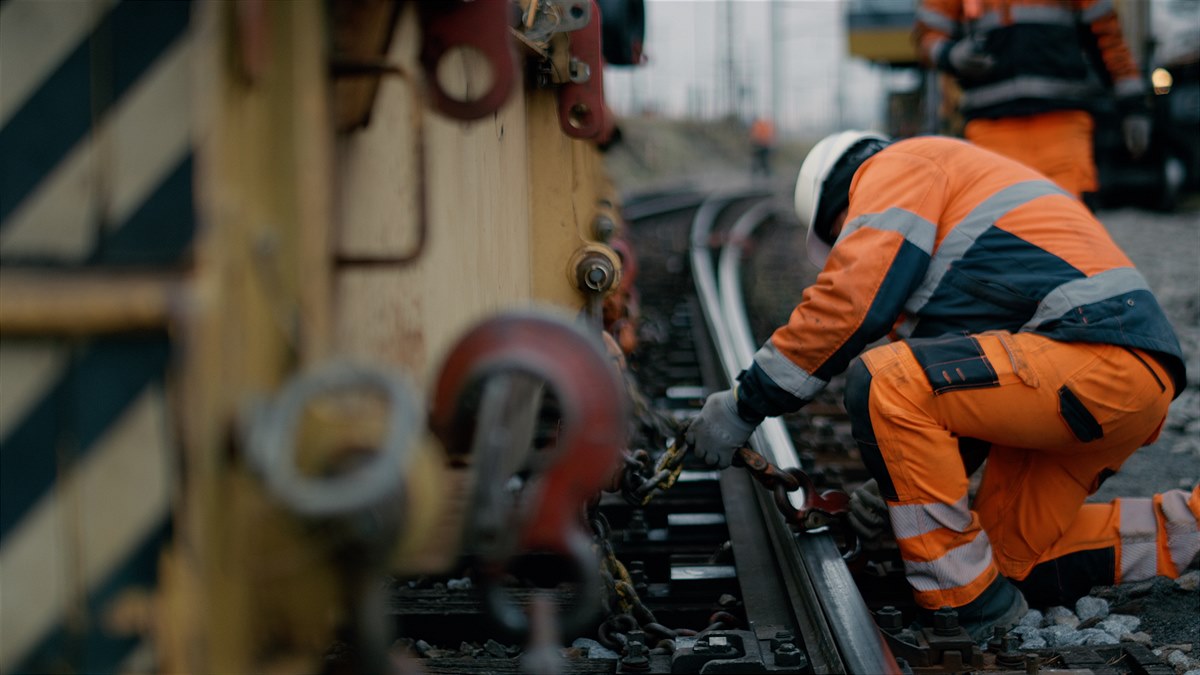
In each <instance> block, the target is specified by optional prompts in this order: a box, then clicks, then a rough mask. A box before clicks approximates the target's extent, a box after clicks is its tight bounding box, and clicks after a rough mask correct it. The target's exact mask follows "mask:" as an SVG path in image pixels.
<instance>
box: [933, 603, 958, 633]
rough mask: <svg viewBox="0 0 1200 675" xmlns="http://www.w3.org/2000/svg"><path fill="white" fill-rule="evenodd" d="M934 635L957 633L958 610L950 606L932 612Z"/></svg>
mask: <svg viewBox="0 0 1200 675" xmlns="http://www.w3.org/2000/svg"><path fill="white" fill-rule="evenodd" d="M933 633H934V635H943V636H947V637H949V636H951V635H958V612H956V611H955V610H954V609H953V608H951V607H943V608H941V609H939V610H938V611H936V612H934V613H933Z"/></svg>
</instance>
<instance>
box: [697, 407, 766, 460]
mask: <svg viewBox="0 0 1200 675" xmlns="http://www.w3.org/2000/svg"><path fill="white" fill-rule="evenodd" d="M757 427H758V425H757V424H755V423H753V422H747V421H746V420H744V419H742V416H741V415H738V411H737V397H736V396H735V395H734V393H733V390H732V389H726V390H725V391H718V392H716V393H715V394H711V395H709V397H708V399H707V400H706V401H704V407H703V408H701V409H700V414H699V415H697V416H696V419H694V420H692V423H691V424H690V425H688V429H687V432H686V433H685V434H684V440H686V441H687V443H688V445H690V446H692V448H693V449H694V450H695V452H696V456H697V457H699V458H700V459H703V460H704V462H705V463H706V464H708V465H709V466H715V467H717V468H718V469H724V468H726V467H728V466H729V465H730V464H732V463H733V455H734V453H736V452H737V450H738V448H740V447H742V446H744V445H746V441H748V440H749V439H750V434H752V433H754V430H755V428H757Z"/></svg>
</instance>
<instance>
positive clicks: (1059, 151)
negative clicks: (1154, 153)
mask: <svg viewBox="0 0 1200 675" xmlns="http://www.w3.org/2000/svg"><path fill="white" fill-rule="evenodd" d="M1094 126H1095V124H1094V122H1093V121H1092V116H1091V115H1090V114H1089V113H1087V112H1084V111H1082V110H1058V111H1055V112H1049V113H1042V114H1039V115H1026V116H1022V117H1004V118H1000V119H977V120H971V121H970V122H968V123H967V126H966V128H964V129H963V135H964V136H966V138H967V140H968V141H970V142H972V143H974V144H975V145H978V146H979V147H981V148H987V149H988V150H991V151H992V152H995V153H997V154H1000V155H1004V156H1005V157H1009V158H1011V159H1015V160H1017V161H1018V162H1021V163H1022V164H1024V165H1026V166H1029V167H1032V168H1034V169H1037V170H1038V171H1039V172H1040V173H1042V174H1043V175H1045V176H1046V177H1047V178H1049V179H1050V180H1052V181H1054V182H1055V183H1057V184H1058V185H1059V186H1060V187H1062V188H1063V189H1064V190H1067V191H1068V192H1070V193H1071V194H1073V195H1075V197H1076V198H1080V199H1081V198H1082V197H1083V193H1085V192H1095V191H1096V188H1097V180H1096V161H1095V158H1094V156H1093V152H1092V131H1093V128H1094Z"/></svg>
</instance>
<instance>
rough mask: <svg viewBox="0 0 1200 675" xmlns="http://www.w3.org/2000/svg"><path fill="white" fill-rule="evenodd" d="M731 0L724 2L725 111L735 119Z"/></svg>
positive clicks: (735, 82)
mask: <svg viewBox="0 0 1200 675" xmlns="http://www.w3.org/2000/svg"><path fill="white" fill-rule="evenodd" d="M733 49H734V43H733V0H725V103H726V111H727V113H728V114H729V115H730V116H732V117H736V116H737V115H736V112H737V95H738V93H737V78H736V77H735V76H734V67H733Z"/></svg>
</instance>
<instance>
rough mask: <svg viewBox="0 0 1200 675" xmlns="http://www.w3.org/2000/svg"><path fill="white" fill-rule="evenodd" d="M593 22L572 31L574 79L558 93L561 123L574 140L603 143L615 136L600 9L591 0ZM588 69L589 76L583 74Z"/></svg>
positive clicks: (559, 121)
mask: <svg viewBox="0 0 1200 675" xmlns="http://www.w3.org/2000/svg"><path fill="white" fill-rule="evenodd" d="M591 5H592V20H591V21H589V22H588V25H586V26H584V27H583V28H580V29H579V30H575V31H571V32H570V33H568V34H567V35H568V37H569V39H570V43H571V47H570V49H571V56H570V62H571V64H572V66H571V69H572V73H571V75H572V77H571V79H570V80H569V81H567V82H566V83H564V84H563V85H562V86H561V87H560V88H559V91H558V124H559V126H561V127H562V130H563V133H565V134H566V135H568V136H570V137H572V138H582V139H591V140H594V141H596V142H599V143H603V142H605V141H607V140H608V139H609V137H610V136H612V132H613V116H612V112H611V111H609V109H608V106H607V105H606V104H605V103H604V56H603V52H602V50H601V25H600V8H599V6H597V4H596V0H591ZM585 70H586V72H587V75H586V77H585V76H583V75H582V73H583V72H584V71H585Z"/></svg>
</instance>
